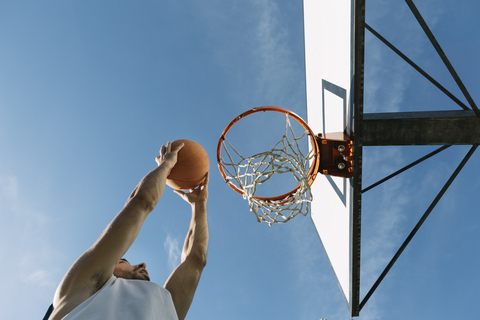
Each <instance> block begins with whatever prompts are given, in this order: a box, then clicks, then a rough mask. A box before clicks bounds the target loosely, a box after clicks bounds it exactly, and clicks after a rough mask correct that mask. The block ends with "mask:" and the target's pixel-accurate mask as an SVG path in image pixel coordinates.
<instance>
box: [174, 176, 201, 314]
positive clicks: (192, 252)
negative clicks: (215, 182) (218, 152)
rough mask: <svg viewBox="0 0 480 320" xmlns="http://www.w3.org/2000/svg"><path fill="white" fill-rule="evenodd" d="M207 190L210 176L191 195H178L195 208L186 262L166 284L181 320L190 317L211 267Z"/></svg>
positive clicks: (185, 247) (187, 237) (185, 252)
mask: <svg viewBox="0 0 480 320" xmlns="http://www.w3.org/2000/svg"><path fill="white" fill-rule="evenodd" d="M207 187H208V174H207V176H206V178H205V181H204V183H203V184H202V185H200V186H199V187H198V188H196V189H194V190H191V191H190V193H185V192H183V191H179V190H176V191H175V192H176V193H177V194H179V195H180V196H181V197H182V198H183V199H184V200H185V201H187V202H188V203H189V204H190V205H191V207H192V219H191V221H190V227H189V230H188V233H187V236H186V238H185V243H184V246H183V251H182V261H181V263H180V265H179V266H178V267H177V268H176V269H175V270H174V271H173V272H172V274H171V275H170V277H169V278H168V280H167V282H166V283H165V288H166V289H167V290H168V291H170V294H171V295H172V300H173V304H174V305H175V309H176V311H177V315H178V319H179V320H183V319H185V316H186V315H187V312H188V309H189V308H190V305H191V304H192V300H193V296H194V294H195V290H196V289H197V285H198V282H199V281H200V276H201V274H202V271H203V268H204V267H205V265H206V263H207V250H208V221H207V198H208V190H207Z"/></svg>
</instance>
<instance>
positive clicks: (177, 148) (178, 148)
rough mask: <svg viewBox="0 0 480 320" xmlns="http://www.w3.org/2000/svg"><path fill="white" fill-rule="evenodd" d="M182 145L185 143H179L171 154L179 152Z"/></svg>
mask: <svg viewBox="0 0 480 320" xmlns="http://www.w3.org/2000/svg"><path fill="white" fill-rule="evenodd" d="M184 145H185V143H183V142H182V143H180V144H179V145H178V146H177V147H176V148H175V150H173V151H172V152H175V153H177V152H178V151H180V149H182V148H183V146H184Z"/></svg>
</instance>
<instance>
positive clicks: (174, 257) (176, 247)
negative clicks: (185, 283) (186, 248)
mask: <svg viewBox="0 0 480 320" xmlns="http://www.w3.org/2000/svg"><path fill="white" fill-rule="evenodd" d="M163 247H164V248H165V250H166V251H167V254H168V265H169V267H170V268H171V269H174V268H175V267H176V266H177V265H178V264H179V263H180V255H181V248H180V243H179V241H178V239H175V238H173V237H172V236H171V235H167V238H166V239H165V242H164V243H163Z"/></svg>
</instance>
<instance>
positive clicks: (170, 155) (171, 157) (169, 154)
mask: <svg viewBox="0 0 480 320" xmlns="http://www.w3.org/2000/svg"><path fill="white" fill-rule="evenodd" d="M184 145H185V144H184V143H181V144H179V145H178V146H177V147H176V148H175V149H174V150H172V143H171V142H168V143H167V146H165V145H162V147H161V148H160V155H159V156H157V157H156V158H155V161H156V162H157V164H158V166H160V165H162V164H163V163H165V165H167V166H169V167H170V169H171V168H173V167H174V166H175V164H176V163H177V155H178V152H179V151H180V149H182V147H183V146H184Z"/></svg>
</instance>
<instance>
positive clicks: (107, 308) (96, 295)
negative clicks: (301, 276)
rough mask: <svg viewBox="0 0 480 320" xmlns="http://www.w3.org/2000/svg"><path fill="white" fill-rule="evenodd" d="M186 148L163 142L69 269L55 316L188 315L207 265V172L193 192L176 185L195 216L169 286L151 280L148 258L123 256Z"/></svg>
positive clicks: (74, 319)
mask: <svg viewBox="0 0 480 320" xmlns="http://www.w3.org/2000/svg"><path fill="white" fill-rule="evenodd" d="M182 147H183V144H181V145H179V146H178V147H177V148H176V149H175V150H171V144H170V142H169V143H168V144H167V146H162V148H161V150H160V156H157V157H156V162H157V164H158V166H157V168H155V169H154V170H152V171H151V172H150V173H148V174H147V175H146V176H145V177H144V178H143V179H142V181H140V183H139V184H138V185H137V187H136V188H135V190H134V191H133V192H132V194H131V195H130V197H129V199H128V201H127V203H126V204H125V206H124V208H123V209H122V210H121V211H120V213H118V215H117V216H116V217H115V218H114V219H113V220H112V222H111V223H110V224H109V225H108V226H107V228H106V229H105V230H104V231H103V233H102V234H101V235H100V237H99V238H98V240H97V241H96V242H95V243H94V244H93V246H92V247H90V249H88V250H87V251H86V252H85V253H84V254H82V255H81V256H80V258H78V260H77V261H76V262H75V263H74V264H73V265H72V266H71V267H70V269H69V270H68V271H67V273H66V274H65V276H64V278H63V279H62V281H61V283H60V285H59V286H58V288H57V291H56V293H55V297H54V302H53V312H52V313H51V315H50V318H49V319H50V320H60V319H64V320H80V319H88V320H96V319H99V320H100V319H102V320H113V319H115V320H118V319H136V320H141V319H159V320H160V319H161V320H176V319H179V320H183V319H184V318H185V316H186V314H187V311H188V309H189V307H190V304H191V303H192V299H193V295H194V293H195V290H196V288H197V284H198V282H199V280H200V275H201V274H202V270H203V268H204V267H205V264H206V257H207V248H208V224H207V210H206V204H207V198H208V191H207V186H208V174H207V177H206V178H205V182H204V183H203V184H201V185H200V186H199V187H197V188H196V189H194V190H191V191H190V192H188V193H185V192H183V191H180V190H175V192H176V193H177V194H179V195H180V196H181V197H182V198H183V199H184V200H185V201H187V202H188V203H190V205H191V207H192V219H191V223H190V228H189V230H188V234H187V237H186V239H185V243H184V247H183V252H182V261H181V263H180V265H179V266H178V267H177V268H176V269H175V270H174V271H173V272H172V274H171V275H170V277H169V278H168V280H167V281H166V283H165V285H164V287H162V286H160V285H157V284H155V283H152V282H150V278H149V275H148V272H147V270H146V265H145V263H140V264H136V265H131V264H130V263H129V262H128V261H127V260H126V259H123V258H122V257H123V255H124V254H125V253H126V252H127V250H128V249H129V248H130V246H131V245H132V244H133V242H134V241H135V238H136V237H137V235H138V233H139V232H140V229H141V228H142V225H143V222H144V221H145V219H146V218H147V216H148V214H149V213H150V212H151V211H153V209H154V208H155V206H156V205H157V203H158V201H159V200H160V198H161V196H162V193H163V191H164V189H165V183H166V178H167V176H168V174H169V173H170V170H171V169H172V168H173V166H174V165H175V163H176V162H177V153H178V151H179V150H180V149H181V148H182ZM46 318H48V315H47V316H46Z"/></svg>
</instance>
